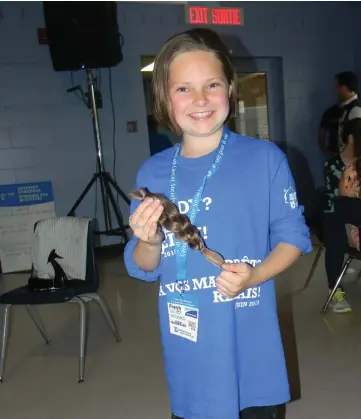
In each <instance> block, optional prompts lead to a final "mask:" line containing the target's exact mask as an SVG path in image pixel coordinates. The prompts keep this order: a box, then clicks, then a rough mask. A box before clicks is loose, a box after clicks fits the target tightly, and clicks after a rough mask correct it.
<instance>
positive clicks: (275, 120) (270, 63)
mask: <svg viewBox="0 0 361 419" xmlns="http://www.w3.org/2000/svg"><path fill="white" fill-rule="evenodd" d="M234 66H235V70H236V73H266V86H267V117H268V132H269V140H270V141H272V142H274V143H276V144H280V145H281V144H282V145H284V146H285V145H286V118H285V105H284V103H285V98H284V86H283V84H284V82H283V71H282V58H281V57H235V58H234Z"/></svg>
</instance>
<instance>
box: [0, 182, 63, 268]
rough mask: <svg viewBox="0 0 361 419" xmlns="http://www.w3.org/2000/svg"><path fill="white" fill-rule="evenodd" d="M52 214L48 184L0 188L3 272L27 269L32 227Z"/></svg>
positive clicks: (51, 196)
mask: <svg viewBox="0 0 361 419" xmlns="http://www.w3.org/2000/svg"><path fill="white" fill-rule="evenodd" d="M55 215H56V214H55V204H54V195H53V188H52V184H51V182H37V183H22V184H14V185H0V260H1V268H2V272H3V273H9V272H19V271H25V270H29V269H31V240H32V234H33V231H34V225H35V223H36V222H37V221H39V220H42V219H45V218H51V217H55Z"/></svg>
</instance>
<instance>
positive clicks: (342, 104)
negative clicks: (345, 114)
mask: <svg viewBox="0 0 361 419" xmlns="http://www.w3.org/2000/svg"><path fill="white" fill-rule="evenodd" d="M356 99H358V95H357V94H354V95H353V96H351V97H350V99H347V100H345V101H344V102H342V103H341V107H343V106H346V105H348V104H349V103H351V102H353V101H354V100H356Z"/></svg>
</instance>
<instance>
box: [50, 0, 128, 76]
mask: <svg viewBox="0 0 361 419" xmlns="http://www.w3.org/2000/svg"><path fill="white" fill-rule="evenodd" d="M43 7H44V18H45V25H46V34H47V39H48V44H49V50H50V56H51V60H52V63H53V67H54V70H55V71H71V70H80V69H88V68H89V69H91V68H104V67H113V66H116V65H117V64H119V63H120V62H121V61H122V59H123V56H122V48H121V44H120V37H121V35H120V33H119V28H118V20H117V3H116V2H115V1H94V2H90V1H81V2H80V1H44V2H43Z"/></svg>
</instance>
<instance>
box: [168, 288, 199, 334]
mask: <svg viewBox="0 0 361 419" xmlns="http://www.w3.org/2000/svg"><path fill="white" fill-rule="evenodd" d="M167 303H168V316H169V330H170V333H171V334H172V335H176V336H179V337H181V338H184V339H188V340H190V341H192V342H197V339H198V324H199V308H198V301H197V298H196V297H194V296H193V295H190V294H182V296H180V295H179V293H173V294H169V295H168V301H167Z"/></svg>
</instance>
